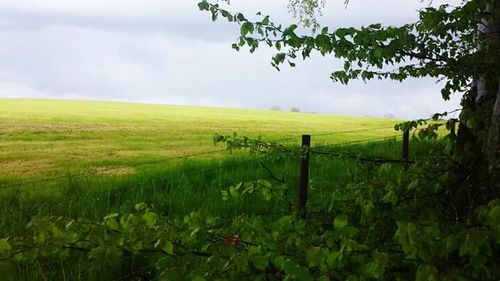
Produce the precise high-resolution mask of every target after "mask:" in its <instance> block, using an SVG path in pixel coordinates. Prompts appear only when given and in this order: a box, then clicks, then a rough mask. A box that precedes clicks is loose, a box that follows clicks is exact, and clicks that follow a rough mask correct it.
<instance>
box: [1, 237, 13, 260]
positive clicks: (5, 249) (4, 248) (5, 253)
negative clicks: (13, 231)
mask: <svg viewBox="0 0 500 281" xmlns="http://www.w3.org/2000/svg"><path fill="white" fill-rule="evenodd" d="M10 251H12V246H10V244H9V242H7V240H6V239H1V240H0V257H1V258H7V257H9V255H10Z"/></svg>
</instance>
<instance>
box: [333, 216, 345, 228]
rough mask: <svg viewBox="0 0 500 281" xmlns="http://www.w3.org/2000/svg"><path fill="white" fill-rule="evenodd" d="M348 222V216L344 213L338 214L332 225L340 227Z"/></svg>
mask: <svg viewBox="0 0 500 281" xmlns="http://www.w3.org/2000/svg"><path fill="white" fill-rule="evenodd" d="M348 223H349V217H348V216H346V215H338V216H336V217H335V219H334V220H333V227H334V228H335V229H340V228H343V227H344V226H346V225H347V224H348Z"/></svg>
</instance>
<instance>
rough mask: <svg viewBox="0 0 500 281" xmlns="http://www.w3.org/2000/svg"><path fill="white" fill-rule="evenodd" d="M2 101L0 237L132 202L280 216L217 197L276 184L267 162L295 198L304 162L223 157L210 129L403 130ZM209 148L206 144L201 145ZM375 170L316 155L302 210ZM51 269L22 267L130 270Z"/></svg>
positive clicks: (377, 150) (186, 110)
mask: <svg viewBox="0 0 500 281" xmlns="http://www.w3.org/2000/svg"><path fill="white" fill-rule="evenodd" d="M0 108H1V110H0V171H1V175H0V200H1V202H2V204H1V205H0V217H2V220H1V221H0V237H8V236H13V235H20V234H22V233H24V232H25V231H26V230H25V226H26V225H27V224H28V222H30V220H32V218H33V217H36V216H62V217H68V218H86V219H91V220H99V219H101V218H102V217H103V216H105V215H106V214H109V213H112V212H129V211H131V210H132V209H133V206H134V204H136V203H138V202H146V203H148V204H152V205H153V206H155V209H156V210H157V211H158V212H159V213H161V214H163V215H165V216H170V217H179V216H182V215H185V214H189V213H191V212H193V211H197V212H200V213H202V214H205V215H208V214H210V215H217V216H220V217H229V218H231V217H234V216H236V215H239V214H243V213H246V214H255V215H263V216H266V217H273V216H278V215H281V214H282V213H283V210H286V209H287V203H286V202H278V203H273V202H267V203H263V202H262V198H254V199H252V198H250V199H245V200H229V201H223V200H222V197H221V190H223V189H227V188H228V187H229V186H231V185H234V184H237V183H239V182H244V181H252V180H256V179H261V178H262V179H267V180H269V181H271V182H273V183H276V182H275V181H274V180H273V178H272V176H271V175H270V173H269V172H268V171H266V170H265V169H263V168H262V165H265V166H267V168H268V169H270V170H272V172H273V173H274V176H277V177H283V178H284V179H286V183H285V186H286V188H287V192H288V196H289V200H290V202H295V201H296V198H295V197H296V190H297V186H298V171H299V159H296V158H294V157H291V158H290V157H286V158H284V159H278V160H276V159H259V158H258V156H256V155H249V154H248V153H246V152H237V153H233V154H229V153H228V152H225V151H222V149H223V147H222V146H221V145H219V146H214V143H213V135H214V134H215V133H219V134H232V133H234V132H237V133H238V135H246V136H251V137H262V139H264V140H279V139H283V138H287V143H288V144H290V145H298V144H299V140H300V135H301V134H312V135H313V146H315V147H316V146H319V145H324V144H335V143H342V142H349V141H358V140H365V139H371V138H379V137H384V136H394V135H398V133H396V132H395V131H394V130H393V129H392V127H393V125H394V123H395V122H397V121H396V120H389V119H382V118H360V117H347V116H333V115H320V114H306V113H288V112H273V111H258V110H241V109H226V108H204V107H188V106H165V105H146V104H129V103H112V102H90V101H54V100H23V99H0ZM370 128H378V129H376V130H369V129H370ZM380 128H383V129H380ZM367 129H368V130H367ZM358 130H361V131H358ZM346 131H353V132H349V133H346ZM318 135H321V136H318ZM426 145H428V144H425V143H422V142H421V143H417V144H415V145H414V146H412V148H413V149H412V152H413V153H415V152H416V151H418V149H419V148H420V150H422V151H424V152H426V151H427V149H428V146H426ZM319 147H321V146H319ZM346 149H350V150H351V151H353V152H354V153H357V154H366V155H379V156H387V157H391V158H397V157H399V155H400V153H401V152H400V149H401V143H400V141H399V140H388V141H378V142H370V143H367V144H355V145H350V146H347V148H346ZM204 152H209V153H207V154H200V153H204ZM198 154H200V155H198ZM185 155H194V156H193V157H183V156H185ZM376 167H377V166H376V165H375V166H374V165H370V164H369V163H368V165H367V166H366V165H360V163H358V162H356V161H353V160H348V159H335V158H334V159H331V158H320V157H313V159H312V162H311V177H310V189H311V193H312V194H313V195H311V196H310V199H309V203H308V206H309V207H308V208H310V209H315V208H319V209H321V208H324V207H325V206H327V205H328V204H330V203H329V202H330V199H331V194H332V191H333V190H337V189H343V188H345V187H346V186H348V185H349V184H351V183H353V182H357V181H362V180H364V179H365V178H366V177H369V176H370V174H371V173H372V172H375V171H376V169H375V168H376ZM358 175H362V177H358ZM46 266H47V267H46V269H44V272H45V273H44V274H41V273H40V269H39V268H33V267H29V266H28V267H20V268H18V269H17V270H18V274H19V275H18V276H19V280H45V279H46V278H49V279H51V278H53V279H54V280H56V279H60V278H61V276H69V277H68V278H69V279H68V280H114V279H119V278H121V277H120V276H124V275H125V276H126V275H127V274H130V269H129V268H125V269H124V268H120V267H118V268H114V269H113V270H110V269H109V268H108V267H106V266H99V265H95V264H91V263H89V261H88V260H86V259H85V258H84V257H81V258H79V257H75V258H72V259H70V260H68V261H66V262H65V264H57V265H50V263H49V264H48V265H46ZM82 268H84V269H85V268H91V269H88V270H82ZM47 276H49V277H47ZM51 280H52V279H51ZM130 280H139V279H130Z"/></svg>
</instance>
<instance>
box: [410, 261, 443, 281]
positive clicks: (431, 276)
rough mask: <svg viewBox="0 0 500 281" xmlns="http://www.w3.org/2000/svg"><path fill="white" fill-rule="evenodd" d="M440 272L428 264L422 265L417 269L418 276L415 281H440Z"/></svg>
mask: <svg viewBox="0 0 500 281" xmlns="http://www.w3.org/2000/svg"><path fill="white" fill-rule="evenodd" d="M438 280H439V272H438V270H437V269H436V268H435V267H434V266H432V265H428V264H421V265H420V266H419V267H418V269H417V275H416V276H415V281H438Z"/></svg>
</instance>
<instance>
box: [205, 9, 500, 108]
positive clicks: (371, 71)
mask: <svg viewBox="0 0 500 281" xmlns="http://www.w3.org/2000/svg"><path fill="white" fill-rule="evenodd" d="M491 2H492V1H491V0H474V1H468V2H466V3H464V4H463V5H461V6H457V7H453V6H451V5H447V4H444V5H441V6H439V7H438V8H434V7H427V8H424V9H422V10H421V11H420V20H419V21H417V22H415V23H409V24H405V25H402V26H400V27H394V26H387V27H384V26H382V25H380V24H372V25H369V26H367V27H361V28H354V27H348V28H337V29H335V30H333V31H330V30H329V29H328V27H323V28H322V29H321V30H320V31H319V32H317V34H313V35H302V34H299V33H298V31H297V27H298V26H297V25H295V24H292V25H290V26H288V27H283V26H281V25H277V24H275V23H273V22H272V21H270V18H269V16H262V19H261V20H258V21H255V22H252V21H250V20H248V19H247V18H246V17H245V16H244V15H243V14H241V13H236V14H231V13H230V12H229V11H227V10H224V9H222V8H221V7H220V6H219V5H218V4H212V3H209V2H208V1H207V0H203V1H201V2H200V3H199V8H200V9H201V10H207V11H210V12H211V13H212V15H215V16H214V17H213V18H217V16H219V15H220V16H222V17H224V18H226V19H227V20H228V21H229V22H236V23H237V24H239V25H240V26H241V34H240V37H239V39H238V40H237V42H236V43H234V44H233V48H234V49H236V50H239V49H240V48H241V47H243V46H245V45H247V46H248V47H249V50H250V52H253V51H255V50H256V49H257V48H258V47H259V45H260V43H263V44H266V45H268V46H269V47H273V48H275V49H276V51H277V53H276V55H275V56H274V57H273V62H272V64H273V66H275V67H276V68H278V67H279V65H280V64H282V63H284V62H288V63H289V64H290V66H292V67H293V66H295V60H296V59H297V57H299V56H301V57H302V58H303V59H306V58H308V57H309V56H310V54H311V52H313V51H316V52H319V53H320V54H322V55H324V56H326V55H332V56H333V57H335V58H338V59H341V60H343V62H344V68H343V69H342V70H338V71H334V72H332V74H331V78H332V80H334V81H338V82H341V83H343V84H347V83H348V82H349V81H350V80H356V79H362V80H365V81H366V80H371V79H375V78H378V79H392V80H397V81H402V80H404V79H406V78H408V77H425V76H428V77H435V78H439V79H445V80H447V81H446V85H445V87H444V88H443V90H442V95H443V97H444V98H445V99H448V98H449V96H450V95H451V94H452V93H454V92H465V91H466V90H468V88H469V85H470V82H471V81H472V80H471V79H473V78H478V77H481V76H483V75H485V74H488V75H491V76H494V77H498V74H499V73H498V71H499V70H498V67H496V66H497V65H498V58H499V57H500V56H499V53H498V52H499V50H498V49H478V46H480V45H484V42H485V41H484V40H486V39H487V38H486V37H485V36H482V35H481V34H478V32H477V26H478V25H480V24H482V22H483V21H485V20H487V19H488V18H489V17H490V16H491V15H490V14H488V13H486V12H485V10H486V6H487V5H488V4H490V3H491ZM278 69H279V68H278Z"/></svg>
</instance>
